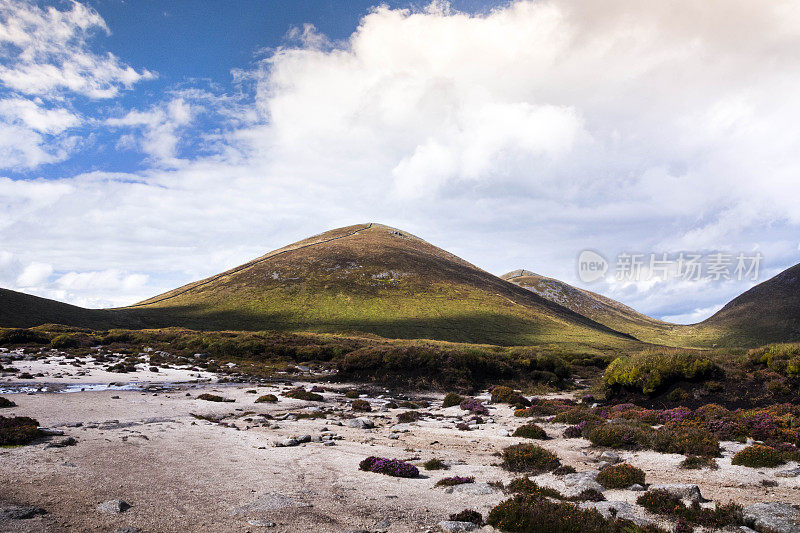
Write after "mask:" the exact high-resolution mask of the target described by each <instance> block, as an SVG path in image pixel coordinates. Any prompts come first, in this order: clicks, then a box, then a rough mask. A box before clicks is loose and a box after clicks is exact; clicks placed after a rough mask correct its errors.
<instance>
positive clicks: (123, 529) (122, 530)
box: [114, 526, 142, 533]
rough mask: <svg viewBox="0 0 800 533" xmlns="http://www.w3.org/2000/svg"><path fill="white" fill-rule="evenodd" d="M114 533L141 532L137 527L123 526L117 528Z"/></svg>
mask: <svg viewBox="0 0 800 533" xmlns="http://www.w3.org/2000/svg"><path fill="white" fill-rule="evenodd" d="M114 533H142V530H141V529H139V528H138V527H133V526H123V527H118V528H117V529H116V530H115V531H114Z"/></svg>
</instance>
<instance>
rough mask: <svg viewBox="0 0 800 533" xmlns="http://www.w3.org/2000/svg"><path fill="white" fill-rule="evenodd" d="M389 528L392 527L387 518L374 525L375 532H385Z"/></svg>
mask: <svg viewBox="0 0 800 533" xmlns="http://www.w3.org/2000/svg"><path fill="white" fill-rule="evenodd" d="M391 526H392V522H391V520H389V519H388V518H384V519H383V520H381V521H380V522H378V523H377V524H375V531H386V530H387V529H389V528H390V527H391Z"/></svg>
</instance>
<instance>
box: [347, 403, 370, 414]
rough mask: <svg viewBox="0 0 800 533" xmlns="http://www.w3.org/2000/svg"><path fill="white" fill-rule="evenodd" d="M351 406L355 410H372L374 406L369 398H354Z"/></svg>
mask: <svg viewBox="0 0 800 533" xmlns="http://www.w3.org/2000/svg"><path fill="white" fill-rule="evenodd" d="M350 407H351V408H352V409H353V411H362V412H367V411H372V406H371V405H370V404H369V402H368V401H367V400H353V401H352V402H351V403H350Z"/></svg>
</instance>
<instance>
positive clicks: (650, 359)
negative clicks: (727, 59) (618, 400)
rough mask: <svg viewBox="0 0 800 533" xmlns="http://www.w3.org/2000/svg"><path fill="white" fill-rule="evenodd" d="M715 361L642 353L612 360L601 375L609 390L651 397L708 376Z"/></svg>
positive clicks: (664, 353) (692, 354) (677, 354)
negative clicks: (665, 388)
mask: <svg viewBox="0 0 800 533" xmlns="http://www.w3.org/2000/svg"><path fill="white" fill-rule="evenodd" d="M715 369H716V366H715V365H714V362H713V361H712V360H711V359H710V358H708V357H706V356H704V355H699V354H695V353H682V352H642V353H640V354H636V355H634V356H631V357H619V358H617V359H615V360H614V361H613V362H612V363H611V364H610V365H608V368H606V370H605V372H604V373H603V383H604V384H605V385H606V386H607V387H609V388H611V389H614V388H625V389H629V390H639V391H641V392H642V393H643V394H647V395H650V394H653V393H655V392H656V391H658V390H660V389H662V388H664V387H667V386H669V385H670V384H672V383H674V382H675V381H678V380H692V379H697V378H702V377H705V376H709V375H711V373H712V372H713V371H714V370H715Z"/></svg>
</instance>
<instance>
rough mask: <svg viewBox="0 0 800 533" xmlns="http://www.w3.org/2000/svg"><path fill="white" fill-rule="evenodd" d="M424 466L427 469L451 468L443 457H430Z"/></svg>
mask: <svg viewBox="0 0 800 533" xmlns="http://www.w3.org/2000/svg"><path fill="white" fill-rule="evenodd" d="M422 468H424V469H425V470H449V469H450V467H449V466H447V464H446V463H445V462H444V461H442V460H441V459H435V458H434V459H429V460H427V461H425V462H424V463H422Z"/></svg>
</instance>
